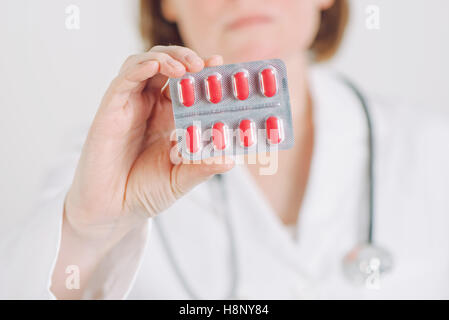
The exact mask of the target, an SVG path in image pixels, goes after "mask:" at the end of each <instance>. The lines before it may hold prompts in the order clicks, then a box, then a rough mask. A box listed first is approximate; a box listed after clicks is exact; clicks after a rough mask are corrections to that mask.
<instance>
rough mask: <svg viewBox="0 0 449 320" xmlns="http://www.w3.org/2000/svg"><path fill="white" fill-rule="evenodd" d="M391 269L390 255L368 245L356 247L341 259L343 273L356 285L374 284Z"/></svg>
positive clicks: (383, 250)
mask: <svg viewBox="0 0 449 320" xmlns="http://www.w3.org/2000/svg"><path fill="white" fill-rule="evenodd" d="M392 268H393V257H392V255H391V254H390V253H389V252H388V251H387V250H386V249H384V248H381V247H378V246H375V245H372V244H369V243H366V244H361V245H358V246H357V247H355V248H354V249H353V250H351V251H350V252H349V253H348V254H347V255H346V256H345V257H344V258H343V273H344V275H345V277H346V278H347V279H348V280H349V281H350V282H352V283H354V284H356V285H365V286H370V285H373V284H376V283H377V281H378V280H379V279H380V277H381V276H383V275H384V274H385V273H388V272H389V271H391V269H392Z"/></svg>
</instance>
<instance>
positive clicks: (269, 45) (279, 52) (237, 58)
mask: <svg viewBox="0 0 449 320" xmlns="http://www.w3.org/2000/svg"><path fill="white" fill-rule="evenodd" d="M276 34H277V36H275V35H274V34H272V33H263V32H257V33H241V34H239V35H233V37H229V38H228V39H226V40H229V41H224V42H223V43H224V44H225V46H224V47H222V53H223V57H224V60H225V63H237V62H245V61H254V60H265V59H275V58H280V59H282V58H285V57H288V56H290V55H291V54H292V53H293V52H292V51H295V52H296V53H297V52H298V51H299V50H300V49H299V47H298V46H297V45H292V44H293V43H292V41H285V40H286V39H285V37H279V33H276Z"/></svg>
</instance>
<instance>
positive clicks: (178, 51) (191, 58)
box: [150, 46, 204, 72]
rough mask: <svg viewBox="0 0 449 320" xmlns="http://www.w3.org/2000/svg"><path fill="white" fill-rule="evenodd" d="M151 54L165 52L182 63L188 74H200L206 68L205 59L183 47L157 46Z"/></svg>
mask: <svg viewBox="0 0 449 320" xmlns="http://www.w3.org/2000/svg"><path fill="white" fill-rule="evenodd" d="M150 52H163V53H166V54H168V55H170V56H171V57H172V58H173V59H175V60H177V61H179V62H181V63H182V64H183V65H184V66H185V67H186V69H187V71H188V72H199V71H201V70H202V69H203V68H204V61H203V59H201V58H200V56H198V54H196V52H195V51H193V50H191V49H189V48H186V47H181V46H155V47H153V48H151V50H150Z"/></svg>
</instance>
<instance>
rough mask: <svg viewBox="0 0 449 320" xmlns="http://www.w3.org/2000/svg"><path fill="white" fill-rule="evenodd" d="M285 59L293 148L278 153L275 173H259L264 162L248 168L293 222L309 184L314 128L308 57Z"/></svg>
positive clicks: (287, 220) (275, 206)
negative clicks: (293, 139)
mask: <svg viewBox="0 0 449 320" xmlns="http://www.w3.org/2000/svg"><path fill="white" fill-rule="evenodd" d="M283 60H284V62H285V64H286V66H287V70H288V82H289V90H290V102H291V112H292V121H293V128H294V134H295V145H294V147H293V148H292V149H290V150H285V151H280V152H279V153H278V166H277V171H276V173H275V174H274V175H270V176H263V175H260V174H259V168H260V166H261V164H257V165H249V166H248V169H249V171H250V172H251V173H252V175H253V177H254V179H255V181H256V182H257V184H258V185H259V187H261V189H262V191H263V192H264V193H265V195H266V197H267V199H268V201H269V202H270V204H271V205H272V208H273V209H274V211H275V212H276V213H277V214H278V216H279V217H280V219H281V220H282V222H283V223H285V224H291V223H295V222H296V221H297V219H298V212H299V210H300V207H301V204H302V200H303V196H304V192H305V189H306V185H307V180H308V176H309V170H310V163H311V160H312V151H313V140H314V135H313V131H314V128H313V118H312V103H311V99H310V94H309V90H308V82H307V71H308V68H307V59H306V57H305V56H300V55H296V56H294V57H290V58H285V57H284V58H283ZM273 186H276V187H275V188H273Z"/></svg>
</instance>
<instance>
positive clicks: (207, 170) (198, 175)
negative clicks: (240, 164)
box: [170, 156, 234, 198]
mask: <svg viewBox="0 0 449 320" xmlns="http://www.w3.org/2000/svg"><path fill="white" fill-rule="evenodd" d="M233 167H234V160H233V159H232V158H230V157H226V156H222V157H214V158H209V159H207V160H203V161H201V162H189V163H181V164H179V165H176V166H174V167H173V168H172V174H171V181H170V182H171V187H172V190H173V192H174V194H175V197H176V198H179V197H181V196H183V195H184V194H186V193H187V192H189V191H190V190H192V189H193V188H194V187H195V186H197V185H198V184H200V183H202V182H205V181H206V180H208V179H210V178H211V177H213V176H214V175H216V174H220V173H225V172H227V171H229V170H231V169H232V168H233Z"/></svg>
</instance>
